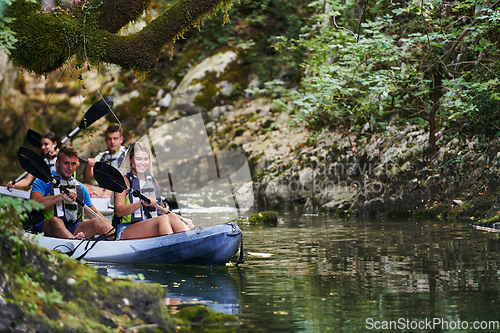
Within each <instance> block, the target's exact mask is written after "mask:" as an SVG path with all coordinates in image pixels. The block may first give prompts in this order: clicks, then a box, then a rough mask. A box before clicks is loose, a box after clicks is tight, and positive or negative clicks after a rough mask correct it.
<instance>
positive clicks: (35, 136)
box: [26, 129, 43, 148]
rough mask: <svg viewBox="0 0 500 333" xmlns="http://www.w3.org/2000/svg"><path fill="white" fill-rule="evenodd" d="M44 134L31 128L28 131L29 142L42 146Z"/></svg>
mask: <svg viewBox="0 0 500 333" xmlns="http://www.w3.org/2000/svg"><path fill="white" fill-rule="evenodd" d="M42 136H43V135H41V134H40V133H38V132H36V131H34V130H32V129H29V130H28V133H26V137H27V138H28V142H29V143H31V144H32V145H33V146H35V147H37V148H40V147H41V146H42Z"/></svg>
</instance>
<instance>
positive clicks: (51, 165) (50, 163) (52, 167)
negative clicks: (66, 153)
mask: <svg viewBox="0 0 500 333" xmlns="http://www.w3.org/2000/svg"><path fill="white" fill-rule="evenodd" d="M43 160H44V161H45V163H46V164H47V165H48V166H49V168H50V173H52V171H56V162H57V156H56V157H54V158H53V159H52V161H49V159H48V158H44V159H43Z"/></svg>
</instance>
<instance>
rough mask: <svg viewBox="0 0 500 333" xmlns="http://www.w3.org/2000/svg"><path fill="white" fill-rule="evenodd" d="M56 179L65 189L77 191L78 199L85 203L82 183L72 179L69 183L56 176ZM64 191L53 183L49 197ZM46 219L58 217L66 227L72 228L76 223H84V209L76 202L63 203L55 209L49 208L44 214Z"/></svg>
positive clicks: (55, 206)
mask: <svg viewBox="0 0 500 333" xmlns="http://www.w3.org/2000/svg"><path fill="white" fill-rule="evenodd" d="M52 175H53V176H54V178H55V179H56V180H58V181H60V183H61V185H60V187H65V188H67V189H68V190H73V191H76V195H77V197H78V198H79V199H80V200H82V201H83V191H82V188H81V186H80V183H79V182H78V181H77V180H76V179H75V178H71V179H70V180H69V181H66V180H64V179H62V178H61V177H59V176H57V175H54V174H52ZM61 192H62V191H61V189H60V188H59V187H56V186H54V184H53V183H50V192H49V195H58V194H60V193H61ZM43 215H44V219H45V221H47V220H48V219H49V218H51V217H53V216H57V217H58V218H60V219H61V220H62V221H63V222H64V224H65V225H66V226H71V225H73V224H75V223H78V222H82V221H83V207H81V206H80V205H78V204H77V203H76V201H73V202H69V201H65V200H64V201H61V202H58V203H57V204H55V205H54V207H48V208H47V209H45V210H44V212H43Z"/></svg>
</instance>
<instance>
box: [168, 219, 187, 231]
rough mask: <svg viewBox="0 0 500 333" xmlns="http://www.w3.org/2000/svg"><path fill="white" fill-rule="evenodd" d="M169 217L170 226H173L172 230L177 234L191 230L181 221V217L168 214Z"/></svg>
mask: <svg viewBox="0 0 500 333" xmlns="http://www.w3.org/2000/svg"><path fill="white" fill-rule="evenodd" d="M167 216H168V217H169V219H170V225H171V226H172V229H173V230H174V232H175V233H178V232H185V231H189V230H190V229H189V227H188V226H187V225H186V224H184V222H182V221H181V219H180V218H179V216H177V215H175V214H168V215H167Z"/></svg>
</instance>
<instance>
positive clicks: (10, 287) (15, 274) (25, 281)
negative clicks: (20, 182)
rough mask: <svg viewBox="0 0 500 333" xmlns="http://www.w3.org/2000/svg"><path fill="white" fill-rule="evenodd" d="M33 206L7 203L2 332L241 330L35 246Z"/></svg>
mask: <svg viewBox="0 0 500 333" xmlns="http://www.w3.org/2000/svg"><path fill="white" fill-rule="evenodd" d="M27 206H29V203H28V202H27V201H22V200H21V199H13V198H10V197H7V198H0V230H2V232H1V233H0V248H1V250H2V265H1V267H0V332H38V333H41V332H51V333H52V332H193V331H195V332H198V331H204V332H212V331H217V332H231V331H234V329H235V328H236V327H238V325H239V321H238V320H237V318H236V317H235V316H233V315H227V314H221V313H217V312H215V311H212V310H210V309H208V308H207V307H205V306H188V307H185V306H182V307H179V308H178V309H175V311H174V310H173V309H170V308H168V307H167V306H166V305H165V304H166V298H165V297H166V291H165V289H164V288H163V287H162V286H161V285H159V284H151V283H136V282H132V281H131V280H128V279H126V278H123V279H111V278H110V277H104V276H101V275H98V274H97V272H96V270H95V269H94V268H93V267H91V266H88V265H84V264H82V263H80V262H77V261H76V260H74V259H70V258H69V257H67V256H66V255H63V254H60V253H55V252H49V251H47V250H45V249H41V248H39V247H37V246H35V245H33V244H31V243H29V242H28V241H27V240H26V238H25V237H24V236H23V234H22V232H21V229H20V222H19V216H23V212H24V211H25V210H26V208H27ZM174 312H175V314H174Z"/></svg>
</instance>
